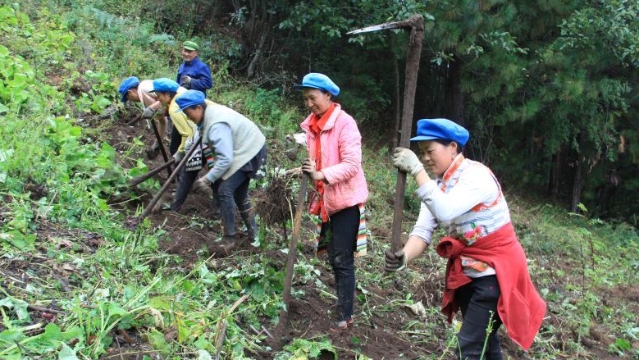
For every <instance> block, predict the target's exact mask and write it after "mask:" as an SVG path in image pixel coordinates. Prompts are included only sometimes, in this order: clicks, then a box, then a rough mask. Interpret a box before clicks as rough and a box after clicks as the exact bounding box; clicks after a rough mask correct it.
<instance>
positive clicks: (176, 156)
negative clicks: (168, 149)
mask: <svg viewBox="0 0 639 360" xmlns="http://www.w3.org/2000/svg"><path fill="white" fill-rule="evenodd" d="M183 157H184V153H183V152H181V151H176V152H175V154H173V160H175V162H176V163H179V162H180V160H182V158H183Z"/></svg>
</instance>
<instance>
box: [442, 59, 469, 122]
mask: <svg viewBox="0 0 639 360" xmlns="http://www.w3.org/2000/svg"><path fill="white" fill-rule="evenodd" d="M461 79H462V63H461V59H459V58H457V57H455V59H454V60H453V61H452V62H450V63H449V67H448V84H447V85H448V86H447V87H448V94H449V96H448V99H449V100H448V109H446V112H447V114H449V116H450V117H451V120H453V121H455V122H456V123H458V124H459V125H461V126H465V119H464V94H463V93H462V89H461Z"/></svg>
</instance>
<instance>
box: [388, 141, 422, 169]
mask: <svg viewBox="0 0 639 360" xmlns="http://www.w3.org/2000/svg"><path fill="white" fill-rule="evenodd" d="M393 165H395V167H396V168H398V169H399V170H401V171H403V172H407V173H410V174H411V175H413V176H415V175H417V173H419V172H420V171H421V170H422V169H423V168H424V164H422V162H421V161H419V158H418V157H417V155H415V153H414V152H412V151H411V150H410V149H407V148H403V147H398V148H395V151H394V152H393Z"/></svg>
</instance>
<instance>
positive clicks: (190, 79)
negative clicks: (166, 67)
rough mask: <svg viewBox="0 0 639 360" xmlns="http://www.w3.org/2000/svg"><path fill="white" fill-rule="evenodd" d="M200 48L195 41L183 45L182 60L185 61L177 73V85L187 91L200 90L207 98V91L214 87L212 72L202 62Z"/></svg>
mask: <svg viewBox="0 0 639 360" xmlns="http://www.w3.org/2000/svg"><path fill="white" fill-rule="evenodd" d="M199 50H200V46H199V45H198V44H197V43H196V42H194V41H185V42H184V43H183V44H182V59H183V60H184V61H183V62H182V64H180V67H179V68H178V73H177V83H178V84H180V86H182V87H184V88H186V89H192V90H199V91H201V92H202V93H203V94H204V96H206V90H208V89H210V88H212V87H213V79H212V78H211V70H210V69H209V67H208V66H207V65H206V64H205V63H204V62H202V60H200V57H199V56H198V55H199Z"/></svg>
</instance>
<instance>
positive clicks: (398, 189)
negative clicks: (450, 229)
mask: <svg viewBox="0 0 639 360" xmlns="http://www.w3.org/2000/svg"><path fill="white" fill-rule="evenodd" d="M408 23H410V24H411V27H410V29H411V31H410V40H409V42H408V53H407V55H406V75H405V80H404V105H403V111H402V122H401V127H400V138H399V146H401V147H410V135H411V130H412V127H413V108H414V107H415V91H416V89H417V75H418V74H419V60H420V57H421V52H422V42H423V40H424V18H423V17H422V16H421V15H414V16H412V17H411V18H410V19H408ZM405 191H406V173H405V172H403V171H398V172H397V182H396V183H395V205H394V215H393V232H392V237H391V248H392V250H393V251H397V250H399V249H401V248H402V238H401V234H402V219H403V215H404V214H403V211H404V192H405Z"/></svg>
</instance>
